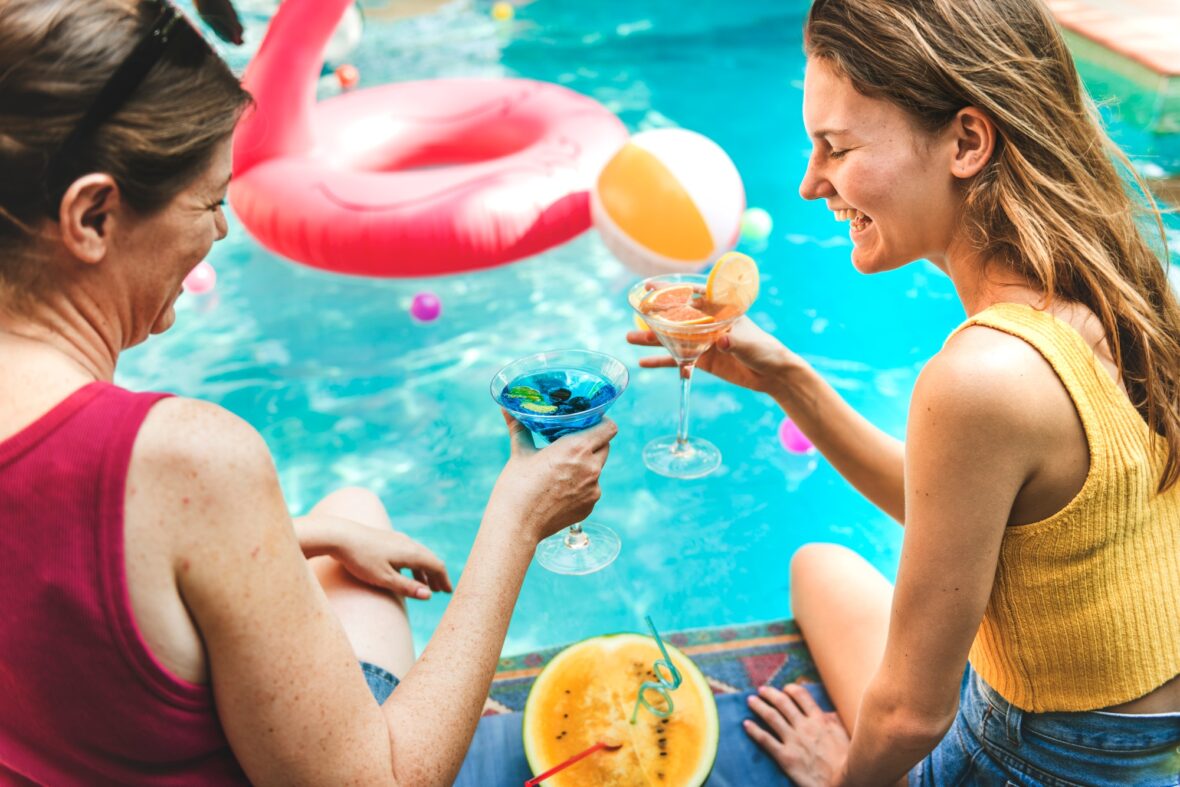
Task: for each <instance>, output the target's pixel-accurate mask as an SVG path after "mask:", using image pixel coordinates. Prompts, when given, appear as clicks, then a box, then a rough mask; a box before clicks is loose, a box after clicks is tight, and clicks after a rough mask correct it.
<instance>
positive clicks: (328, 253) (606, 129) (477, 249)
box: [230, 0, 628, 277]
mask: <svg viewBox="0 0 1180 787" xmlns="http://www.w3.org/2000/svg"><path fill="white" fill-rule="evenodd" d="M351 3H352V0H286V2H284V3H283V4H282V6H281V7H280V8H279V11H278V13H277V14H276V15H275V17H274V19H273V20H272V21H271V24H270V29H269V30H268V31H267V34H266V37H265V39H264V40H263V42H262V45H261V47H260V48H259V51H258V54H257V55H256V56H255V58H254V59H253V60H252V61H251V63H250V65H249V66H248V67H247V69H246V73H245V76H244V79H243V81H244V83H245V85H246V88H247V89H248V90H249V91H250V92H251V93H252V94H253V95H254V97H255V99H256V101H257V107H256V108H255V109H254V110H252V111H250V112H248V113H247V115H246V117H245V118H243V120H242V122H241V124H240V125H239V127H238V131H237V133H236V135H235V138H234V178H233V182H232V184H231V186H230V202H231V204H232V206H233V209H234V212H235V213H236V214H237V215H238V217H239V219H240V220H241V221H242V224H243V225H245V227H246V228H247V229H248V230H249V231H250V233H251V234H252V235H253V236H254V237H255V238H256V239H257V240H258V241H259V242H260V243H262V245H264V246H266V247H267V248H268V249H270V250H272V251H274V252H277V253H278V254H281V255H283V256H285V257H288V258H290V259H292V260H296V261H298V262H302V263H304V264H307V265H311V266H314V267H317V268H323V269H325V270H330V271H335V272H338V273H348V274H355V275H365V276H385V277H393V276H435V275H441V274H448V273H460V272H463V271H470V270H475V269H478V268H486V267H490V266H493V265H498V264H502V263H505V262H510V261H512V260H517V259H520V258H521V257H526V256H529V255H531V254H536V253H538V252H540V251H543V250H544V249H547V248H549V247H551V246H553V245H556V244H558V243H562V242H564V241H567V240H569V239H570V238H572V237H574V236H575V235H577V234H579V233H580V232H582V231H583V230H585V229H587V228H588V227H589V226H590V200H589V190H590V188H591V187H592V185H593V183H594V180H595V179H596V178H597V176H598V173H599V171H600V170H601V169H602V167H603V166H604V165H605V164H606V162H607V160H608V159H609V158H610V157H611V156H612V155H613V154H614V153H615V152H616V151H617V150H618V149H619V148H620V147H621V146H622V145H623V143H624V142H626V140H627V137H628V134H627V131H626V129H625V128H624V126H623V124H622V123H621V122H620V121H619V119H618V118H617V117H615V115H614V114H613V113H612V112H610V111H609V110H607V109H606V108H605V107H603V106H602V105H600V104H599V103H597V102H596V101H594V100H592V99H590V98H587V97H585V96H582V95H580V94H578V93H574V92H573V91H570V90H567V89H566V88H563V87H560V86H557V85H552V84H547V83H542V82H534V81H530V80H521V79H441V80H429V81H419V82H404V83H395V84H389V85H384V86H380V87H375V88H369V89H366V90H360V91H356V92H352V93H345V94H343V95H340V96H336V97H334V98H331V99H328V100H325V101H323V102H319V103H317V102H316V100H315V87H316V80H317V78H318V76H319V74H320V67H321V53H322V52H323V49H324V46H325V44H326V43H327V40H328V38H329V37H330V36H331V34H332V31H333V29H334V28H335V26H336V24H337V23H338V22H339V20H340V17H341V15H342V14H343V13H344V11H345V10H346V9H347V7H348V6H349V5H350V4H351Z"/></svg>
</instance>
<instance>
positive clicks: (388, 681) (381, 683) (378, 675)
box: [361, 661, 401, 705]
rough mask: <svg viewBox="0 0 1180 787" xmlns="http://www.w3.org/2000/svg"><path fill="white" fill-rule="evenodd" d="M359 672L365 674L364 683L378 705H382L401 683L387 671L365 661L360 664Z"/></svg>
mask: <svg viewBox="0 0 1180 787" xmlns="http://www.w3.org/2000/svg"><path fill="white" fill-rule="evenodd" d="M361 672H363V673H365V682H366V683H368V684H369V691H371V692H373V696H374V697H376V698H377V704H378V705H384V704H385V701H386V700H387V699H389V695H390V694H393V690H394V689H396V688H397V684H398V683H401V681H399V680H398V679H397V676H396V675H394V674H393V673H392V672H390V671H389V670H387V669H385V668H384V667H378V666H377V665H376V664H370V663H369V662H367V661H362V662H361Z"/></svg>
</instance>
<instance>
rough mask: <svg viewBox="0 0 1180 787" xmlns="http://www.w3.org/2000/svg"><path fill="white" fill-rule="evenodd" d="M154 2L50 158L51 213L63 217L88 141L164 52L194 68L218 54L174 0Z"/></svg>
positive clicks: (48, 205)
mask: <svg viewBox="0 0 1180 787" xmlns="http://www.w3.org/2000/svg"><path fill="white" fill-rule="evenodd" d="M148 5H150V6H154V7H156V8H158V9H159V12H158V13H157V15H156V19H155V21H154V22H153V23H152V26H151V28H150V29H149V30H148V32H147V34H146V35H145V36H144V37H143V39H141V40H140V42H139V43H138V44H137V45H136V47H135V49H133V50H131V54H129V55H128V56H127V59H126V60H124V61H123V62H122V63H121V64H120V65H119V67H118V68H116V69H115V71H114V73H113V74H111V76H110V79H108V80H107V82H106V84H105V85H103V86H102V89H101V90H100V91H98V95H97V96H96V97H95V99H94V101H93V102H92V103H91V104H90V107H89V108H88V109H87V110H86V112H84V113H83V114H82V118H81V120H79V121H78V124H77V125H76V126H74V129H73V130H72V131H71V132H70V134H69V136H67V137H66V138H65V141H63V142H62V143H61V145H60V146H59V147H58V149H57V151H56V152H55V153H54V154H53V156H52V157H50V160H49V165H48V167H47V168H46V178H45V198H46V206H45V207H46V211H47V212H48V214H49V216H50V218H54V219H56V218H57V216H58V210H59V206H60V205H61V198H62V196H63V195H64V194H65V191H66V189H67V188H68V187H69V184H70V183H71V182H72V181H73V179H74V178H76V177H77V176H78V175H79V174H80V172H79V169H80V168H81V166H82V165H83V164H84V163H85V158H86V157H85V147H86V143H87V142H89V141H90V139H91V137H92V136H93V135H94V132H95V131H96V130H97V129H98V128H99V126H101V125H102V124H103V123H105V122H106V121H108V120H110V119H111V117H112V116H113V115H114V114H115V113H116V112H118V111H119V110H120V109H121V108H122V107H123V105H124V104H126V103H127V100H128V99H130V98H131V96H132V94H134V93H135V91H136V90H137V89H138V88H139V86H140V85H141V84H142V83H143V80H144V79H145V78H146V77H147V75H148V72H150V71H151V70H152V68H153V67H154V66H155V65H156V63H158V62H159V61H160V59H161V58H163V57H164V54H165V53H168V54H169V57H170V58H172V59H174V60H175V61H177V62H178V63H180V64H181V65H184V66H188V67H195V66H197V65H199V64H200V63H201V61H202V60H203V59H204V58H205V57H207V56H208V55H210V54H212V50H211V49H210V48H209V44H208V43H207V42H206V41H205V39H204V38H203V37H202V36H201V34H200V33H198V32H197V31H196V30H195V29H194V28H193V26H192V25H190V24H189V23H188V20H187V19H185V17H184V15H183V14H182V13H181V12H180V11H178V10H176V8H175V7H174V6H173V5H172V4H171V3H169V2H168V0H148Z"/></svg>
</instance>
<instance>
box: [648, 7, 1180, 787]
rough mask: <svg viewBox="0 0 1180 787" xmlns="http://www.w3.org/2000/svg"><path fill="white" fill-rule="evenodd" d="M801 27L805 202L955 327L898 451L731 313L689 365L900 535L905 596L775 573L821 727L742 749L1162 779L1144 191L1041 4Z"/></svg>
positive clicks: (1015, 775)
mask: <svg viewBox="0 0 1180 787" xmlns="http://www.w3.org/2000/svg"><path fill="white" fill-rule="evenodd" d="M805 36H806V44H805V46H806V49H807V55H808V64H807V73H806V78H805V83H804V123H805V125H806V127H807V131H808V133H809V134H810V136H811V138H812V140H813V146H814V148H813V153H812V156H811V159H810V162H809V165H808V169H807V173H806V175H805V177H804V180H803V183H802V185H801V186H800V193H801V194H802V196H803V197H804V198H806V199H822V200H825V201H826V202H827V205H828V207H829V208H830V209H831V210H833V211H835V212H836V214H837V216H838V217H839V218H842V219H846V220H849V221H850V222H851V237H852V241H853V246H854V249H853V252H852V263H853V265H854V266H855V267H856V268H857V270H859V271H861V272H863V273H877V272H881V271H888V270H892V269H895V268H898V267H900V266H903V265H906V264H908V263H910V262H912V261H914V260H918V259H923V258H924V259H927V260H930V261H931V262H933V263H934V264H935V265H937V266H938V267H939V268H941V269H942V270H943V271H945V272H946V274H947V275H948V276H949V277H950V278H951V279H952V281H953V282H954V285H955V288H956V291H957V293H958V295H959V297H960V299H961V300H962V303H963V306H964V309H965V310H966V313H967V315H968V320H967V321H966V322H965V323H964V325H963V326H962V327H960V329H959V330H957V331H956V332H955V333H954V334H952V336H951V337H950V338H949V339H948V340H947V342H946V344H945V346H944V348H943V350H942V351H941V352H939V353H938V355H936V356H935V357H934V358H933V359H931V361H930V362H929V363H928V364H927V365H926V367H925V368H924V369H923V371H922V373H921V375H920V376H919V379H918V381H917V384H916V386H915V389H914V392H913V399H912V404H911V409H910V417H909V424H908V427H907V435H906V441H905V443H904V445H903V444H902V443H901V442H899V441H897V440H895V439H893V438H892V437H890V436H888V435H886V434H884V433H883V432H881V431H879V430H877V429H876V428H874V427H873V426H871V425H870V424H869V423H867V422H866V421H865V420H864V419H863V418H861V417H860V416H859V415H858V414H857V413H856V412H854V411H853V410H852V409H851V408H850V407H849V406H848V405H847V404H846V403H845V402H844V401H843V400H842V399H841V398H840V397H839V395H838V394H837V393H836V392H835V391H834V390H833V389H832V388H831V386H829V385H828V384H827V383H825V382H824V381H823V380H822V379H821V378H820V377H819V375H818V374H817V373H816V372H815V371H814V370H813V369H812V368H811V367H810V366H809V365H807V364H806V363H805V362H804V361H803V360H802V359H801V358H800V357H799V356H797V355H795V354H794V353H792V352H790V351H789V350H787V349H786V348H785V347H783V346H782V345H781V344H780V343H778V342H777V341H776V340H775V339H774V338H773V337H771V336H769V335H768V334H766V333H765V332H763V331H761V330H760V329H758V328H757V327H756V326H755V325H754V324H753V323H751V322H749V321H744V322H743V323H741V324H739V325H737V326H735V328H734V330H733V332H732V334H731V335H730V336H729V337H727V338H724V339H722V340H721V341H720V342H719V343H718V345H717V347H716V348H715V349H714V350H713V351H711V352H710V353H709V354H708V355H706V356H705V357H704V358H703V359H702V360H701V364H700V365H701V367H702V368H704V369H706V370H707V371H710V372H712V373H713V374H716V375H718V376H720V377H722V378H724V379H727V380H729V381H731V382H734V383H736V384H738V385H742V386H745V387H747V388H751V389H754V390H758V391H763V392H766V393H768V394H770V395H771V396H773V397H774V398H775V399H776V400H777V401H778V403H779V404H780V405H781V406H782V408H783V409H784V410H785V411H786V412H787V414H788V415H790V417H791V418H792V419H793V420H794V421H795V423H796V424H798V425H799V426H800V428H801V429H802V430H803V431H804V432H805V433H806V434H807V436H808V437H809V438H810V439H811V440H812V442H813V443H814V444H815V445H816V447H817V448H818V449H819V450H820V451H821V452H823V454H824V455H825V457H826V458H827V459H828V460H829V461H830V462H831V464H832V465H833V466H834V467H836V468H837V469H838V470H839V471H840V472H841V473H842V474H843V475H844V477H845V478H846V479H847V480H848V481H849V482H850V483H852V484H853V485H854V486H855V487H856V488H857V489H858V490H860V491H861V492H862V493H863V494H864V495H865V496H866V497H868V498H869V499H870V500H872V501H873V502H874V503H876V504H877V505H878V506H880V507H881V508H882V509H883V510H885V511H886V512H888V513H889V514H890V515H892V516H893V517H894V518H895V519H896V520H897V521H898V522H900V523H902V524H904V526H905V536H904V540H903V546H902V553H901V563H900V566H899V569H898V572H897V584H896V587H891V586H890V585H889V583H888V582H887V581H886V580H885V579H884V577H882V576H881V575H880V574H878V573H877V572H876V571H875V570H874V569H872V568H871V567H870V566H869V565H868V563H866V562H865V561H864V560H862V559H861V558H859V557H858V556H856V555H854V554H852V553H851V552H849V551H847V550H845V549H843V548H840V547H836V546H832V545H811V546H808V547H805V548H804V549H802V550H800V551H799V552H798V553H797V554H796V555H795V556H794V558H793V560H792V562H791V599H792V606H793V609H794V614H795V616H796V619H797V621H798V623H799V626H800V628H801V629H802V631H803V634H804V636H805V637H806V639H807V642H808V644H809V645H810V647H811V651H812V653H813V655H814V657H815V661H816V664H817V666H818V668H819V672H820V674H821V676H822V677H823V679H824V683H825V685H826V687H827V690H828V693H829V695H830V696H831V698H832V700H833V703H834V705H835V707H836V713H835V714H825V713H823V712H821V711H820V710H819V708H818V707H817V706H816V705H815V703H814V702H813V701H812V700H811V698H810V696H809V695H808V694H807V692H806V691H804V690H796V689H797V687H788V691H787V692H786V693H783V692H779V691H776V690H774V689H769V688H768V689H763V690H762V691H761V692H760V694H759V696H755V697H752V698H751V700H750V706H751V710H752V712H753V715H754V716H755V717H756V718H757V719H759V721H760V723H755V722H754V721H749V722H747V726H746V729H747V732H748V733H749V734H750V736H751V737H752V738H754V740H756V741H757V742H759V743H760V744H761V745H762V746H763V747H764V748H765V749H766V751H767V752H768V753H769V754H770V755H771V756H772V757H774V759H775V760H776V761H777V762H778V763H779V765H780V766H781V767H782V768H783V770H784V771H785V772H786V773H787V774H788V775H789V776H790V777H791V778H792V779H793V780H795V782H796V783H798V784H801V785H811V784H817V785H819V784H841V785H853V784H855V785H861V784H865V785H872V784H887V783H891V782H895V781H897V780H899V779H902V778H903V777H906V776H907V774H908V777H909V779H910V781H911V783H915V784H944V783H945V784H955V785H958V784H1001V785H1002V784H1005V783H1009V784H1020V785H1025V784H1159V785H1177V784H1180V678H1178V677H1177V675H1178V674H1180V484H1178V483H1177V477H1178V475H1180V464H1178V461H1177V460H1178V456H1180V308H1178V306H1177V301H1176V298H1175V296H1174V294H1173V293H1172V292H1171V290H1170V289H1169V286H1168V281H1167V276H1166V267H1167V262H1166V260H1161V259H1160V257H1159V256H1157V255H1156V254H1154V253H1153V251H1152V247H1151V245H1150V244H1149V243H1148V241H1147V240H1146V239H1145V238H1144V237H1142V236H1141V235H1140V233H1139V231H1138V229H1137V225H1136V222H1135V214H1136V210H1135V207H1136V204H1137V203H1136V200H1134V199H1133V198H1132V196H1131V195H1130V194H1129V193H1128V192H1127V190H1126V189H1125V188H1124V182H1123V180H1122V175H1127V176H1128V180H1130V179H1132V178H1133V179H1134V180H1136V181H1138V178H1137V176H1135V175H1134V172H1133V171H1132V170H1131V169H1130V166H1129V164H1128V162H1127V159H1126V158H1125V157H1124V156H1123V155H1122V154H1121V153H1119V152H1118V150H1117V148H1116V147H1115V146H1114V145H1113V143H1112V142H1110V140H1109V139H1108V138H1107V136H1106V135H1105V133H1104V132H1103V131H1102V129H1101V126H1100V123H1099V121H1098V119H1097V115H1096V113H1095V111H1094V108H1093V105H1092V104H1091V102H1090V100H1089V99H1088V98H1087V96H1086V94H1085V92H1084V90H1083V88H1082V86H1081V84H1080V82H1079V79H1078V74H1077V72H1076V70H1075V67H1074V64H1073V61H1072V59H1071V57H1070V55H1069V52H1068V51H1067V49H1066V47H1065V44H1064V43H1063V41H1062V39H1061V36H1060V34H1059V33H1058V31H1057V30H1056V28H1055V26H1054V23H1053V20H1052V17H1051V16H1050V14H1049V12H1048V10H1047V9H1046V8H1045V7H1044V5H1043V4H1042V3H1041V2H1040V0H817V1H816V2H815V4H814V5H813V7H812V9H811V12H810V16H809V18H808V21H807V27H806V33H805ZM1138 185H1139V186H1140V187H1142V185H1143V184H1142V182H1141V181H1138ZM1144 194H1146V192H1145V191H1144ZM1147 203H1148V212H1149V213H1153V214H1154V216H1155V219H1156V222H1157V224H1159V216H1158V212H1156V211H1155V207H1154V204H1153V203H1151V201H1150V197H1148V198H1147ZM1159 231H1160V234H1161V235H1162V232H1163V228H1162V225H1160V226H1159ZM1165 248H1166V246H1165ZM628 338H629V340H630V341H632V342H633V343H635V344H641V345H654V339H653V337H652V336H651V335H650V334H648V333H644V332H634V333H632V334H630V335H629V337H628ZM643 363H644V365H646V366H668V365H671V359H667V358H663V359H658V358H652V359H645V360H644V362H643ZM965 668H966V673H965Z"/></svg>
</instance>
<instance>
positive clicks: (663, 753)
mask: <svg viewBox="0 0 1180 787" xmlns="http://www.w3.org/2000/svg"><path fill="white" fill-rule="evenodd" d="M660 756H661V757H667V756H668V752H666V751H662V752H660Z"/></svg>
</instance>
